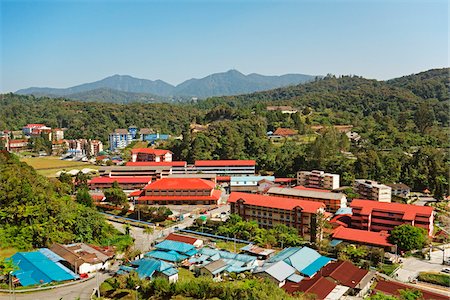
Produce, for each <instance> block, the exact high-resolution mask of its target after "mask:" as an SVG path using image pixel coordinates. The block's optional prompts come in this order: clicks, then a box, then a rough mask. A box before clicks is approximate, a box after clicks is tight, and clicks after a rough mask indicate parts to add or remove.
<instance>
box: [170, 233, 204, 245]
mask: <svg viewBox="0 0 450 300" xmlns="http://www.w3.org/2000/svg"><path fill="white" fill-rule="evenodd" d="M166 240H169V241H175V242H182V243H186V244H191V245H193V246H194V247H195V248H200V247H202V246H203V240H200V239H197V238H195V237H192V236H188V235H183V234H178V233H170V234H169V235H168V236H167V237H166Z"/></svg>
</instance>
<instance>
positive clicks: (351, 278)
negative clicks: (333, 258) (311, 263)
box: [320, 261, 369, 288]
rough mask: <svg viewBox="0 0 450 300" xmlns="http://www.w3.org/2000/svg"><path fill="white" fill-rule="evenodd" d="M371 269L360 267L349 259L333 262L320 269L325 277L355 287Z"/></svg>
mask: <svg viewBox="0 0 450 300" xmlns="http://www.w3.org/2000/svg"><path fill="white" fill-rule="evenodd" d="M368 273H369V271H367V270H364V269H360V268H358V267H357V266H355V265H354V264H352V263H351V262H349V261H338V262H332V263H330V264H328V265H326V266H325V267H323V269H322V270H321V271H320V274H321V275H322V276H324V277H331V278H333V279H334V280H336V281H337V282H338V283H339V284H341V285H345V286H348V287H351V288H355V287H356V286H357V285H358V284H359V283H360V282H361V280H363V278H364V277H365V276H366V275H367V274H368Z"/></svg>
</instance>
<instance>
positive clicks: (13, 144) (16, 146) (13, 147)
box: [7, 139, 29, 152]
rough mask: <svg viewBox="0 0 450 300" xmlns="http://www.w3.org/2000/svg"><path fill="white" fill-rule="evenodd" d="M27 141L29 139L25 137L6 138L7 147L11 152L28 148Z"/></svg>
mask: <svg viewBox="0 0 450 300" xmlns="http://www.w3.org/2000/svg"><path fill="white" fill-rule="evenodd" d="M28 142H29V140H26V139H22V140H8V145H7V149H8V150H9V151H11V152H19V151H22V150H27V149H28V148H29V146H28Z"/></svg>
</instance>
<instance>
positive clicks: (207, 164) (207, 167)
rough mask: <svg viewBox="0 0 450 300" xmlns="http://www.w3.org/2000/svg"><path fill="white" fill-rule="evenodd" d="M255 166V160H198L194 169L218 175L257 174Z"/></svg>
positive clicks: (197, 171)
mask: <svg viewBox="0 0 450 300" xmlns="http://www.w3.org/2000/svg"><path fill="white" fill-rule="evenodd" d="M255 166H256V161H254V160H196V161H195V163H194V168H192V171H193V172H195V173H207V174H208V173H209V174H217V175H218V176H239V175H255Z"/></svg>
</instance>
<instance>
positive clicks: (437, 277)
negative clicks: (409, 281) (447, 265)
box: [417, 272, 450, 287]
mask: <svg viewBox="0 0 450 300" xmlns="http://www.w3.org/2000/svg"><path fill="white" fill-rule="evenodd" d="M417 279H419V280H420V281H423V282H428V283H433V284H437V285H442V286H445V287H449V286H450V275H447V274H443V273H432V272H420V273H419V277H417Z"/></svg>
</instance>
